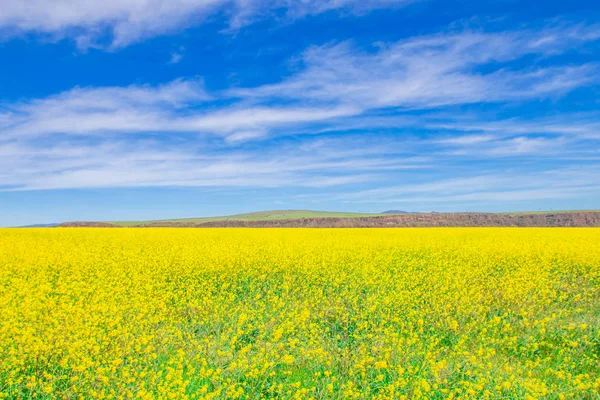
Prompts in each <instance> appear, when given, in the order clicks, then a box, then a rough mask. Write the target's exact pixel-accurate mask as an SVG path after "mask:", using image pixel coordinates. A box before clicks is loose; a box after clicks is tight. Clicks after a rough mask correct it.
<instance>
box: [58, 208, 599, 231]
mask: <svg viewBox="0 0 600 400" xmlns="http://www.w3.org/2000/svg"><path fill="white" fill-rule="evenodd" d="M60 226H63V227H84V226H85V227H114V228H118V227H198V228H202V227H248V228H276V227H283V228H294V227H295V228H374V227H380V228H396V227H451V226H456V227H461V226H463V227H469V226H488V227H502V226H514V227H517V226H522V227H525V226H531V227H535V226H537V227H567V226H573V227H575V226H579V227H600V212H599V211H556V212H522V213H434V212H431V213H405V212H404V213H403V212H398V211H397V210H390V211H387V212H386V213H385V214H369V213H365V214H362V213H345V212H327V211H310V210H276V211H262V212H255V213H248V214H237V215H229V216H224V217H207V218H186V219H172V220H156V221H118V222H68V223H64V224H61V225H60Z"/></svg>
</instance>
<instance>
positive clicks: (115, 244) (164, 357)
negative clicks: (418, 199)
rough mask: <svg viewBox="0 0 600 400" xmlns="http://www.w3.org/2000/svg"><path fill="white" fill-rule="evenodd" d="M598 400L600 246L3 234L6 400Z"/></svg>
mask: <svg viewBox="0 0 600 400" xmlns="http://www.w3.org/2000/svg"><path fill="white" fill-rule="evenodd" d="M599 393H600V229H503V228H475V229H457V228H451V229H431V228H426V229H313V230H310V229H262V230H261V229H93V228H92V229H89V228H88V229H85V228H82V229H61V228H55V229H4V230H0V398H4V399H102V398H104V399H129V398H136V399H187V398H190V399H192V398H194V399H263V398H264V399H266V398H277V399H288V398H289V399H352V398H355V399H450V398H462V399H564V398H571V399H600V394H599Z"/></svg>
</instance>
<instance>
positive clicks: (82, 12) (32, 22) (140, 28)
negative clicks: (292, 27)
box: [0, 0, 415, 48]
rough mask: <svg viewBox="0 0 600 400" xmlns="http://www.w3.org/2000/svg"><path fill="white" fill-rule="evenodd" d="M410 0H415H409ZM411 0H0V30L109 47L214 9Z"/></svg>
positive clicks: (234, 17) (245, 13)
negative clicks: (104, 41)
mask: <svg viewBox="0 0 600 400" xmlns="http://www.w3.org/2000/svg"><path fill="white" fill-rule="evenodd" d="M412 1H415V0H412ZM412 1H411V0H324V1H321V0H318V1H317V0H310V1H302V2H297V1H291V0H275V1H269V0H105V1H101V2H99V1H81V0H55V1H45V0H20V1H13V0H0V9H2V12H1V13H0V30H4V31H7V32H12V33H13V34H14V33H20V32H33V33H45V34H50V35H55V36H58V37H64V36H69V37H73V38H75V40H76V42H77V44H78V46H79V47H81V48H86V47H98V46H99V45H100V44H99V41H98V40H99V39H101V38H102V37H103V35H107V34H108V35H109V36H110V45H109V47H111V48H118V47H124V46H127V45H129V44H131V43H134V42H137V41H140V40H143V39H145V38H148V37H154V36H158V35H163V34H168V33H171V32H174V31H178V30H181V29H182V28H185V27H187V26H190V25H193V24H197V23H202V22H204V21H206V19H207V18H208V17H209V16H211V15H215V14H217V13H225V14H229V25H230V27H231V28H232V29H239V28H241V27H243V26H245V25H247V24H250V23H252V22H254V21H256V20H258V19H262V18H265V17H268V16H271V15H272V14H273V13H274V12H276V11H279V12H281V11H282V10H283V12H284V14H285V18H288V19H296V18H302V17H305V16H307V15H315V14H321V13H323V12H326V11H330V10H340V11H342V12H344V13H352V14H362V13H366V12H367V11H369V10H372V9H376V8H384V7H385V8H387V7H398V6H401V5H404V4H406V3H409V2H412Z"/></svg>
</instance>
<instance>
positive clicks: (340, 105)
mask: <svg viewBox="0 0 600 400" xmlns="http://www.w3.org/2000/svg"><path fill="white" fill-rule="evenodd" d="M595 3H596V2H592V1H589V2H585V1H569V2H565V1H537V0H534V1H529V2H526V3H524V2H521V1H515V0H493V1H485V2H482V1H470V0H461V1H453V2H448V1H441V0H362V1H361V0H331V1H325V0H321V1H317V0H304V1H290V0H270V1H264V0H105V1H101V2H97V1H91V0H90V1H87V0H56V1H54V2H47V1H41V0H22V1H20V2H15V1H12V0H0V9H2V12H0V57H1V59H0V60H1V62H0V89H1V90H0V226H13V225H23V224H29V223H49V222H61V221H69V220H123V219H131V220H137V219H153V218H177V217H195V216H209V215H221V214H233V213H240V212H249V211H257V210H267V209H298V208H301V209H318V210H332V211H335V210H343V211H361V212H380V211H384V210H387V209H403V210H407V211H431V210H435V211H513V210H540V209H544V210H547V209H590V208H600V200H599V199H600V147H599V144H600V85H599V84H600V57H599V55H600V23H599V22H598V21H600V5H598V4H595Z"/></svg>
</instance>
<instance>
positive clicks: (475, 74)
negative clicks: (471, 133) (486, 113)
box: [231, 26, 600, 109]
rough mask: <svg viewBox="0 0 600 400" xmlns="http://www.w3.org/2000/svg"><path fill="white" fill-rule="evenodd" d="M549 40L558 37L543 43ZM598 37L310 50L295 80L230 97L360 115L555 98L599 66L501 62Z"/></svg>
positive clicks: (452, 37) (567, 34)
mask: <svg viewBox="0 0 600 400" xmlns="http://www.w3.org/2000/svg"><path fill="white" fill-rule="evenodd" d="M582 32H586V33H587V35H584V34H583V33H582ZM549 35H560V38H559V39H555V40H546V41H544V42H543V43H541V39H542V38H546V37H548V36H549ZM599 36H600V28H599V27H595V26H594V27H588V28H584V27H581V26H576V27H562V28H547V29H545V30H542V31H540V32H535V31H526V30H524V31H518V32H500V33H477V32H461V33H450V34H439V35H433V36H424V37H417V38H412V39H408V40H404V41H400V42H397V43H392V44H388V45H383V46H382V47H380V48H378V49H375V50H374V51H370V52H367V51H360V50H358V49H356V48H355V47H354V46H353V45H352V44H351V43H349V42H346V43H342V44H336V45H328V46H322V47H313V48H311V49H309V50H307V51H306V52H305V53H304V55H303V57H302V60H301V61H302V65H303V66H304V69H303V70H301V72H299V73H298V74H296V75H294V76H293V77H291V78H289V79H287V80H285V81H284V82H281V83H277V84H273V85H265V86H261V87H258V88H249V89H237V90H232V91H231V93H232V94H233V95H239V96H243V97H256V98H261V97H277V98H285V99H295V100H296V99H304V100H311V101H320V102H324V103H331V102H336V103H340V104H348V103H350V104H353V105H354V106H360V107H362V108H363V109H374V108H384V107H403V108H420V109H423V108H435V107H440V106H445V105H453V104H469V103H480V102H500V101H506V100H523V99H531V98H541V97H546V96H555V95H561V94H564V93H566V92H568V91H570V90H572V89H573V88H576V87H580V86H582V85H585V84H588V83H590V82H597V81H598V76H599V72H598V66H597V65H595V64H581V65H574V66H553V67H538V68H529V69H525V70H514V69H510V68H509V67H507V65H506V63H508V62H510V61H514V60H517V59H519V58H521V57H523V56H525V55H528V54H534V55H539V56H544V57H550V56H552V55H556V54H560V53H562V52H564V51H567V50H570V49H572V48H574V47H577V46H578V45H581V44H582V43H585V42H586V41H589V40H596V39H597V38H598V37H599ZM482 66H491V67H492V68H491V72H488V73H483V72H480V71H479V67H482Z"/></svg>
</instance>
